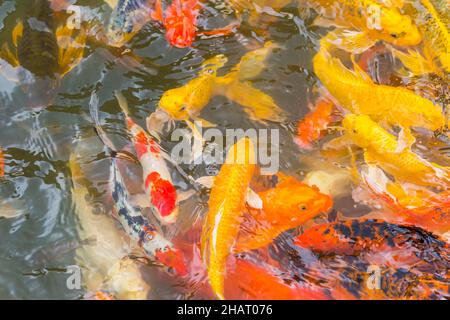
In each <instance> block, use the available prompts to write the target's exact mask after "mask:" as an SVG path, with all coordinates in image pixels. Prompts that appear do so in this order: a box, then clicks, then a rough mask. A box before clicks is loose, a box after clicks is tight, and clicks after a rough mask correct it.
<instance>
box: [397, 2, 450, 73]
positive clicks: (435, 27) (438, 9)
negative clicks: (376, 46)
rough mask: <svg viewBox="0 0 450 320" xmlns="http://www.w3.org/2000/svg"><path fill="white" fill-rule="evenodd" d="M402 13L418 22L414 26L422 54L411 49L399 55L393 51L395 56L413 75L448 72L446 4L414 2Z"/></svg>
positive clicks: (449, 48) (449, 50) (449, 47)
mask: <svg viewBox="0 0 450 320" xmlns="http://www.w3.org/2000/svg"><path fill="white" fill-rule="evenodd" d="M405 11H406V12H407V13H408V14H409V15H411V16H412V17H413V18H414V19H415V20H416V21H417V22H418V24H417V25H418V28H419V31H420V32H421V33H422V37H423V55H422V54H421V53H419V52H418V51H417V50H411V49H410V50H408V52H402V51H399V50H395V49H393V53H394V55H395V57H397V58H398V59H399V60H401V61H402V63H403V64H404V65H405V67H407V68H408V69H409V70H410V71H411V72H412V73H413V74H415V75H423V74H426V73H436V74H438V75H441V74H442V72H441V71H440V70H441V69H440V67H441V68H442V69H444V70H445V72H450V32H449V25H450V20H449V16H450V11H449V5H448V1H446V0H420V1H414V2H411V3H408V5H407V6H405ZM436 62H438V63H436ZM439 63H440V66H439Z"/></svg>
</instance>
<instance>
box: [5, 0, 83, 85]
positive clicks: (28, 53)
mask: <svg viewBox="0 0 450 320" xmlns="http://www.w3.org/2000/svg"><path fill="white" fill-rule="evenodd" d="M24 12H25V16H24V17H23V19H21V20H20V21H19V22H18V24H17V25H16V27H15V28H14V30H13V33H12V43H13V46H14V49H15V52H14V51H11V50H10V48H9V47H8V45H7V44H6V43H4V44H3V46H2V54H1V55H2V56H3V57H4V58H5V60H7V61H8V62H9V63H10V64H11V65H12V66H14V67H17V66H19V65H20V66H23V67H24V68H25V69H27V70H29V71H30V72H32V73H33V74H34V75H36V76H38V77H46V76H48V77H51V78H56V77H62V76H64V75H65V74H66V73H67V72H69V71H70V70H71V69H72V68H73V67H74V66H75V65H77V64H78V63H79V61H80V60H81V57H82V56H83V52H84V44H85V41H86V35H85V33H84V30H83V29H81V30H80V31H78V33H77V34H76V35H75V38H72V37H73V35H74V29H71V28H69V26H68V25H65V24H61V23H59V22H58V21H57V20H56V19H55V18H54V16H53V11H52V9H51V8H50V1H48V0H32V1H30V2H29V3H28V4H27V6H26V7H25V8H24Z"/></svg>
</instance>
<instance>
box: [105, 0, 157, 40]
mask: <svg viewBox="0 0 450 320" xmlns="http://www.w3.org/2000/svg"><path fill="white" fill-rule="evenodd" d="M106 2H107V3H108V4H109V6H111V8H113V12H112V14H111V18H110V21H109V25H108V29H107V32H106V37H107V40H108V44H109V45H111V46H114V47H122V46H123V45H125V44H126V43H127V42H128V41H130V40H131V39H132V38H133V37H134V36H135V35H136V34H137V33H138V32H139V31H140V30H141V29H142V27H143V26H144V25H146V24H147V23H148V22H149V21H151V19H152V12H153V9H154V5H155V0H108V1H106Z"/></svg>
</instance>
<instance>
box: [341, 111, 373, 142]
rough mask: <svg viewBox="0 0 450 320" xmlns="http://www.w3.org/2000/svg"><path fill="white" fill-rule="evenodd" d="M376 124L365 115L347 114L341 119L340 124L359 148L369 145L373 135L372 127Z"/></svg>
mask: <svg viewBox="0 0 450 320" xmlns="http://www.w3.org/2000/svg"><path fill="white" fill-rule="evenodd" d="M375 125H376V124H375V123H374V122H373V121H372V120H371V119H370V117H369V116H366V115H356V114H348V115H347V116H345V118H344V120H342V126H343V127H344V129H345V134H347V135H348V136H349V137H350V138H351V139H352V141H353V142H354V143H356V144H357V145H358V146H359V147H361V148H366V147H368V146H370V144H371V142H372V138H374V137H373V132H372V130H373V128H374V126H375Z"/></svg>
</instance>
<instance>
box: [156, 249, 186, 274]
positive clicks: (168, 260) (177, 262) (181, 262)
mask: <svg viewBox="0 0 450 320" xmlns="http://www.w3.org/2000/svg"><path fill="white" fill-rule="evenodd" d="M155 257H156V259H157V260H158V261H159V262H161V263H162V264H163V265H165V266H167V267H168V268H169V272H173V271H174V272H175V273H176V274H177V275H178V276H181V277H183V276H185V275H187V273H188V270H187V267H186V260H185V258H184V255H183V253H182V252H181V251H180V250H178V249H175V248H172V247H170V246H166V247H165V248H163V249H161V250H156V252H155Z"/></svg>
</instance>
